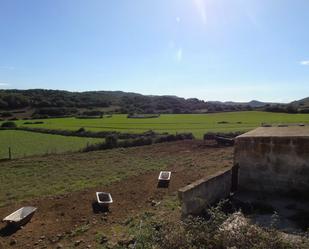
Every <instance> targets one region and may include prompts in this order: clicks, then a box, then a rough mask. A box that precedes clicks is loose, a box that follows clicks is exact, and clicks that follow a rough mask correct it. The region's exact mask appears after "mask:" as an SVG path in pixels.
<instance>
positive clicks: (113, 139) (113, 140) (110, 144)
mask: <svg viewBox="0 0 309 249" xmlns="http://www.w3.org/2000/svg"><path fill="white" fill-rule="evenodd" d="M117 142H118V137H117V136H116V135H110V136H107V137H106V138H105V144H106V147H107V148H110V149H112V148H116V147H117Z"/></svg>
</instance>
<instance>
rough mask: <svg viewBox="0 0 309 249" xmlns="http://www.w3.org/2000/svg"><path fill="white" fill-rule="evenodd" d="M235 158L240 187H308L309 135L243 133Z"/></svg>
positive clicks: (291, 189)
mask: <svg viewBox="0 0 309 249" xmlns="http://www.w3.org/2000/svg"><path fill="white" fill-rule="evenodd" d="M234 160H235V162H234V163H235V165H238V166H239V180H238V183H239V185H238V188H239V189H240V190H243V189H245V190H252V191H263V192H286V193H293V192H294V191H297V192H301V193H308V192H307V191H309V138H308V137H305V136H303V137H302V136H286V137H285V136H283V135H281V136H261V137H258V136H252V137H250V136H244V137H242V136H240V137H238V138H237V139H236V145H235V155H234ZM295 193H296V192H295Z"/></svg>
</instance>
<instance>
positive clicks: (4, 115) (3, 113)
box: [1, 112, 13, 118]
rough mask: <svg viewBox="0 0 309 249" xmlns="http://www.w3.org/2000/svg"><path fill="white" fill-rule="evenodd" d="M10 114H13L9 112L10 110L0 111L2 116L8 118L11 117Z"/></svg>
mask: <svg viewBox="0 0 309 249" xmlns="http://www.w3.org/2000/svg"><path fill="white" fill-rule="evenodd" d="M12 116H13V114H12V113H10V112H2V113H1V117H3V118H8V117H12Z"/></svg>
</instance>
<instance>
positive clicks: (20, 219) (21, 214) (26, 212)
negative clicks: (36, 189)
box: [3, 207, 37, 227]
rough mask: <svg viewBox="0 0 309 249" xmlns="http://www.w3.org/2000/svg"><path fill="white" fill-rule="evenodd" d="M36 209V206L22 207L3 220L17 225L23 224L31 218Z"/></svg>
mask: <svg viewBox="0 0 309 249" xmlns="http://www.w3.org/2000/svg"><path fill="white" fill-rule="evenodd" d="M36 210H37V208H36V207H22V208H20V209H18V210H16V211H15V212H13V213H11V214H10V215H8V216H6V217H5V218H4V219H3V222H6V223H7V224H8V225H13V226H16V227H19V226H23V225H25V224H27V223H28V222H29V221H30V220H31V218H32V217H33V215H34V213H35V212H36Z"/></svg>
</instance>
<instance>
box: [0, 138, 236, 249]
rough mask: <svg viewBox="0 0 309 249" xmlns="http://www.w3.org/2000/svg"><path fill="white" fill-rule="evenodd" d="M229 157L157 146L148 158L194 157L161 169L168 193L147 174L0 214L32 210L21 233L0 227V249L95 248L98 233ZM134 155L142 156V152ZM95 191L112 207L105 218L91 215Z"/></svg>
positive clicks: (187, 145)
mask: <svg viewBox="0 0 309 249" xmlns="http://www.w3.org/2000/svg"><path fill="white" fill-rule="evenodd" d="M148 150H149V148H148ZM232 151H233V148H215V147H209V146H205V144H203V142H201V141H185V142H175V143H166V144H164V145H163V144H161V145H157V146H153V153H170V154H171V155H175V156H177V155H178V154H179V153H192V154H194V160H193V161H191V162H190V165H189V166H188V167H184V165H183V164H179V165H178V164H177V163H175V164H173V165H167V168H168V169H169V170H171V171H172V177H171V182H170V185H169V187H168V188H157V178H158V174H159V172H147V173H144V174H141V175H139V176H134V177H128V178H127V179H125V180H122V181H119V182H116V183H112V184H110V185H109V186H107V187H104V189H102V187H100V186H98V187H96V188H90V189H85V190H83V191H78V192H73V193H68V194H64V195H58V196H49V197H42V198H37V199H32V200H28V201H25V202H23V203H16V204H14V205H9V206H6V207H3V208H0V217H5V216H6V215H8V214H9V213H11V212H12V211H13V210H15V209H17V208H19V207H21V206H25V205H31V206H36V207H38V211H37V212H36V214H35V215H34V217H33V218H32V220H31V222H29V223H28V224H27V225H26V226H24V227H23V228H22V229H19V230H17V231H12V230H8V229H7V228H5V225H4V224H3V225H1V224H0V248H1V249H6V248H24V249H26V248H29V249H30V248H31V249H32V248H100V247H98V246H100V245H99V244H98V241H96V240H97V239H96V235H97V233H98V231H108V230H109V229H111V227H117V226H118V225H119V226H121V225H123V224H124V222H125V221H126V220H127V219H128V218H130V217H134V216H135V215H138V214H140V213H142V212H145V211H146V210H151V209H155V208H156V205H154V203H158V202H159V201H160V200H162V199H163V198H164V197H166V196H171V195H175V193H176V192H177V190H178V189H179V188H180V187H183V186H185V185H187V184H189V183H191V182H193V181H195V180H198V179H200V178H201V177H204V176H205V175H206V174H213V173H215V172H216V171H217V170H221V169H223V168H226V167H231V166H232ZM137 153H143V148H141V149H140V150H138V152H137ZM89 160H91V159H89ZM39 187H40V186H38V188H39ZM96 191H106V192H111V194H112V197H113V200H114V203H113V204H112V205H111V207H110V212H108V213H105V214H104V213H97V212H96V210H94V209H93V205H92V204H93V202H94V200H95V192H96Z"/></svg>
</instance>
